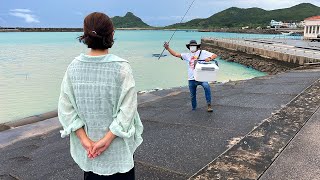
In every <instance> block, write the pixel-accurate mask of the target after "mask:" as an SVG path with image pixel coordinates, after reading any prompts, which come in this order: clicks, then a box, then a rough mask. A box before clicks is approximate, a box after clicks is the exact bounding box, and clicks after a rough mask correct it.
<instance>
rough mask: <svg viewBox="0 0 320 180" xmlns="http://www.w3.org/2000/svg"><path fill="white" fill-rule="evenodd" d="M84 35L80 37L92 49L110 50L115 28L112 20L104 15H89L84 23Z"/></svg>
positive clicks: (96, 13)
mask: <svg viewBox="0 0 320 180" xmlns="http://www.w3.org/2000/svg"><path fill="white" fill-rule="evenodd" d="M83 32H84V34H83V35H82V36H80V37H79V41H80V42H83V43H84V44H86V45H87V46H88V48H91V49H109V48H111V47H112V45H113V43H114V40H113V32H114V27H113V23H112V21H111V19H110V18H109V17H108V16H107V15H106V14H104V13H99V12H94V13H91V14H89V15H88V16H87V17H86V18H85V19H84V22H83Z"/></svg>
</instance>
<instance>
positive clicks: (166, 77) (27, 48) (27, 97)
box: [0, 31, 274, 123]
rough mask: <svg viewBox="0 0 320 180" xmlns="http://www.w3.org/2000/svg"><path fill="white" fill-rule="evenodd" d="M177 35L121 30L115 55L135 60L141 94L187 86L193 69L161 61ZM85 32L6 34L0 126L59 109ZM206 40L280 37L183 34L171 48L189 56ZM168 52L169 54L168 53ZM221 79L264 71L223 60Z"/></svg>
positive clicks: (1, 53) (1, 51)
mask: <svg viewBox="0 0 320 180" xmlns="http://www.w3.org/2000/svg"><path fill="white" fill-rule="evenodd" d="M172 33H173V32H172V31H116V34H115V36H116V37H115V38H116V41H115V45H114V47H113V48H112V49H111V53H113V54H116V55H118V56H120V57H122V58H124V59H127V60H129V61H130V63H131V66H132V68H133V71H134V76H135V80H136V84H137V89H138V90H150V89H154V88H170V87H178V86H186V85H187V65H186V64H185V62H183V61H181V60H179V59H177V58H174V57H172V56H167V57H163V58H161V59H160V60H157V58H153V57H152V54H153V53H161V51H162V49H163V48H162V44H163V42H164V41H166V40H168V39H169V38H170V36H171V34H172ZM79 35H81V33H55V32H50V33H36V32H30V33H0V123H4V122H8V121H12V120H16V119H20V118H24V117H27V116H31V115H35V114H40V113H44V112H47V111H51V110H54V109H56V107H57V102H58V96H59V90H60V83H61V80H62V77H63V75H64V72H65V70H66V68H67V66H68V64H69V63H70V62H71V61H72V60H73V59H74V57H76V56H78V55H79V54H80V53H86V52H87V48H86V47H85V46H84V45H83V44H80V43H79V42H78V41H77V39H76V38H77V37H78V36H79ZM201 37H251V38H252V37H258V38H273V37H274V35H252V34H234V33H200V32H183V31H179V32H177V33H176V34H175V36H174V38H173V40H172V42H171V43H170V45H171V47H172V48H173V49H174V50H176V51H178V52H186V51H187V49H186V47H185V44H186V43H188V42H189V41H190V40H191V39H195V40H197V41H198V42H200V39H201ZM166 54H168V53H167V52H166ZM219 63H220V68H221V70H220V73H219V78H218V79H219V81H221V82H223V81H229V80H242V79H249V78H253V77H257V76H263V75H265V74H264V73H261V72H259V71H255V70H253V69H249V68H246V67H245V66H242V65H239V64H236V63H229V62H225V61H223V60H219Z"/></svg>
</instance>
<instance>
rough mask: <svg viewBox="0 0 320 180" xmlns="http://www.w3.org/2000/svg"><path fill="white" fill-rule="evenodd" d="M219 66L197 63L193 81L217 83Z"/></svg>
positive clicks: (209, 63)
mask: <svg viewBox="0 0 320 180" xmlns="http://www.w3.org/2000/svg"><path fill="white" fill-rule="evenodd" d="M218 71H219V66H217V65H216V64H215V63H211V62H198V63H197V64H196V67H195V69H194V79H195V80H196V81H199V82H213V81H217V72H218Z"/></svg>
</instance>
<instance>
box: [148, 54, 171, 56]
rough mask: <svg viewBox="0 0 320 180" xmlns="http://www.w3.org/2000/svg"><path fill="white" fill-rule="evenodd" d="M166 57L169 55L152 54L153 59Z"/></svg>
mask: <svg viewBox="0 0 320 180" xmlns="http://www.w3.org/2000/svg"><path fill="white" fill-rule="evenodd" d="M160 56H161V57H166V56H168V55H166V54H162V55H161V54H152V57H160Z"/></svg>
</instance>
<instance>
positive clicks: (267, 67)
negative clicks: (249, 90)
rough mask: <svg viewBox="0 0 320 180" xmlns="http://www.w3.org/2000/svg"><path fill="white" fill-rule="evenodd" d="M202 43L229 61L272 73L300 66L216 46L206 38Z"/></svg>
mask: <svg viewBox="0 0 320 180" xmlns="http://www.w3.org/2000/svg"><path fill="white" fill-rule="evenodd" d="M201 43H202V49H204V50H208V51H210V52H214V53H215V54H217V55H218V56H219V57H221V58H222V59H224V60H226V61H228V62H236V63H239V64H242V65H245V66H247V67H248V68H253V69H256V70H258V71H261V72H265V73H268V74H270V75H274V74H278V73H281V72H285V71H288V70H291V69H294V68H297V67H299V65H297V64H293V63H288V62H284V61H278V60H275V59H269V58H264V57H261V56H258V55H253V54H247V53H244V52H239V51H234V50H229V49H225V48H222V47H218V46H214V45H212V44H207V43H206V41H204V40H202V41H201Z"/></svg>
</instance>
